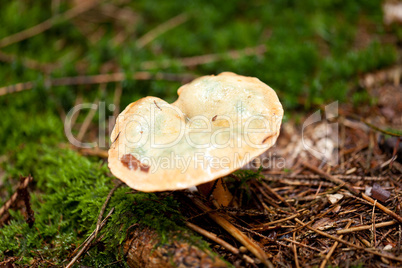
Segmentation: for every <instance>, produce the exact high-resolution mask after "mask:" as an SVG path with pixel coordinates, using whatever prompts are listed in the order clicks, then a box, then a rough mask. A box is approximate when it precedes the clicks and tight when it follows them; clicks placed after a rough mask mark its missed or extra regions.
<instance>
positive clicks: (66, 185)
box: [0, 0, 402, 267]
mask: <svg viewBox="0 0 402 268" xmlns="http://www.w3.org/2000/svg"><path fill="white" fill-rule="evenodd" d="M49 2H51V3H50V4H49V5H48V6H46V8H43V5H42V4H41V3H39V4H38V3H32V2H31V1H24V0H20V1H11V2H10V3H2V4H0V6H1V8H0V25H6V26H7V27H0V81H1V85H0V115H1V117H2V118H1V120H0V132H1V135H0V144H1V145H2V146H0V206H1V207H0V267H16V266H30V267H59V266H67V267H71V266H74V267H104V266H106V267H127V266H131V267H138V266H140V267H143V266H146V265H150V264H151V263H154V265H155V267H158V266H159V267H162V266H163V267H169V266H172V267H174V266H179V265H181V266H180V267H194V266H197V265H199V266H203V267H207V266H210V267H230V266H235V267H263V266H264V265H265V266H268V267H269V266H275V267H279V266H281V267H317V266H319V267H327V266H339V267H400V266H402V249H401V241H402V229H401V228H402V207H401V206H402V203H401V201H402V162H401V161H402V142H401V141H400V139H401V136H402V133H401V130H402V117H401V114H402V93H401V92H402V86H401V79H400V77H401V75H402V67H401V58H402V57H401V40H402V32H401V28H400V27H399V25H398V22H397V23H391V22H389V21H387V16H386V15H384V12H383V8H382V5H383V1H345V2H344V3H342V2H341V1H336V0H334V1H320V2H317V1H310V0H306V1H272V3H269V4H267V5H264V4H262V3H261V2H260V1H249V2H248V3H244V2H242V1H235V2H233V4H232V5H224V6H222V5H221V2H217V3H214V2H213V1H208V2H206V1H193V3H192V4H191V5H190V4H185V3H180V2H179V1H178V2H174V1H172V3H170V4H165V2H164V1H161V2H158V1H152V4H151V1H146V0H145V1H135V3H134V2H133V3H131V2H128V1H97V0H87V1H82V3H83V4H82V5H80V4H79V3H78V1H49ZM80 2H81V1H80ZM391 2H392V1H391ZM394 2H395V1H394ZM246 11H247V12H246ZM15 14H19V16H15ZM256 18H257V19H256ZM16 33H17V34H16ZM189 44H191V45H189ZM222 71H233V72H236V73H239V74H243V75H248V76H254V77H258V78H259V79H261V81H263V82H266V83H267V84H269V85H270V86H271V87H272V88H274V89H275V90H276V92H277V93H278V95H279V98H280V100H281V102H282V104H283V106H284V109H285V117H284V120H283V123H282V127H281V134H280V136H279V138H278V141H277V143H276V145H275V146H274V147H273V148H271V149H269V150H268V151H267V152H266V153H265V154H264V155H262V156H261V157H259V158H258V159H256V160H254V161H253V162H252V163H250V164H249V165H247V166H246V167H244V169H242V170H239V171H236V172H234V173H233V174H230V175H229V176H227V177H225V178H224V180H225V183H226V187H227V188H228V189H229V191H230V192H231V193H232V195H233V200H231V202H230V204H229V206H225V207H222V206H219V205H216V202H215V201H214V199H213V197H212V196H201V195H199V194H198V193H197V192H190V191H188V190H184V191H173V192H161V193H142V192H138V191H135V190H133V189H131V188H129V187H127V186H126V185H123V184H122V183H120V181H119V180H118V179H117V178H115V177H114V176H113V175H112V174H111V173H110V171H109V169H108V167H107V149H108V146H109V144H110V143H109V142H108V139H109V133H110V131H111V129H112V127H113V124H114V118H115V117H116V116H117V115H118V114H119V112H120V111H121V110H123V109H124V107H126V106H127V105H128V104H129V103H131V102H133V101H135V100H137V99H139V98H141V97H144V96H148V95H153V96H158V97H160V98H163V99H166V100H167V101H172V100H174V99H175V98H176V97H177V94H176V90H177V88H178V87H179V86H180V85H182V84H184V83H186V82H188V81H189V80H191V79H193V78H195V77H199V76H201V75H206V74H218V73H220V72H222ZM80 104H91V105H95V106H96V107H97V108H99V111H98V112H91V111H95V110H90V111H89V112H87V111H81V112H79V113H78V114H77V115H76V116H73V117H69V115H68V113H69V111H70V109H71V108H72V107H74V106H75V105H80ZM111 105H113V106H111ZM100 107H103V108H105V107H106V108H105V110H106V111H105V113H103V114H102V112H101V110H100ZM108 107H113V109H110V108H109V109H108ZM313 115H315V116H313ZM317 116H318V118H319V120H315V119H316V118H317ZM66 118H68V119H71V128H72V134H73V135H74V136H75V137H76V138H77V140H79V141H82V142H97V143H98V146H97V147H95V148H90V149H79V148H76V147H74V146H73V145H71V144H70V143H69V141H68V140H67V138H66V135H65V129H66V125H65V121H66ZM103 138H104V139H105V142H104V143H103ZM102 143H103V144H102ZM223 226H226V227H223Z"/></svg>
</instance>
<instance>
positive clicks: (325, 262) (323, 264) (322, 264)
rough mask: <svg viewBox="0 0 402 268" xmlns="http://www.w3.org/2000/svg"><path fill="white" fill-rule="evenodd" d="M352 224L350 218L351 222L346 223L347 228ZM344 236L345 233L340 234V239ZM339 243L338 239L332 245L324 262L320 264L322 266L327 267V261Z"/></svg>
mask: <svg viewBox="0 0 402 268" xmlns="http://www.w3.org/2000/svg"><path fill="white" fill-rule="evenodd" d="M351 224H352V221H351V220H349V222H348V223H347V224H346V227H345V229H346V230H347V229H348V228H349V227H350V225H351ZM342 238H343V235H340V236H339V239H342ZM338 244H339V242H338V241H335V243H334V244H333V245H332V247H331V249H330V250H329V251H328V254H327V255H326V256H325V258H324V260H323V261H322V263H321V265H320V268H324V267H325V265H326V264H327V262H328V261H329V259H330V258H331V256H332V254H333V253H334V251H335V249H336V247H337V246H338Z"/></svg>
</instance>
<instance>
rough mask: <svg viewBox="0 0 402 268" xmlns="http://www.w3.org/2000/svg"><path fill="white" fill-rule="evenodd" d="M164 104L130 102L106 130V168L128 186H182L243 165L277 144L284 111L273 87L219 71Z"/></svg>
mask: <svg viewBox="0 0 402 268" xmlns="http://www.w3.org/2000/svg"><path fill="white" fill-rule="evenodd" d="M178 95H179V98H178V99H177V101H176V102H174V103H172V104H169V103H167V102H165V101H164V100H162V99H159V98H156V97H145V98H142V99H140V100H138V101H136V102H133V103H131V104H130V105H128V106H127V107H126V109H125V110H124V111H123V112H121V114H120V115H119V116H118V118H117V120H116V125H115V127H114V129H113V131H112V134H111V141H112V145H111V147H110V149H109V159H108V161H109V168H110V170H111V172H112V173H113V174H114V175H115V176H116V177H117V178H119V179H120V180H122V181H123V182H125V183H126V184H127V185H128V186H130V187H131V188H133V189H136V190H140V191H144V192H154V191H167V190H178V189H185V188H189V187H191V186H196V185H199V184H203V183H206V182H209V181H213V180H215V179H217V178H220V177H223V176H225V175H227V174H230V173H232V172H233V171H235V170H237V169H239V168H241V167H242V166H244V165H246V164H247V163H249V162H250V161H252V160H253V159H254V158H255V157H257V156H259V155H260V154H262V153H263V152H265V151H266V150H268V149H269V148H270V147H271V146H272V145H274V144H275V142H276V139H277V137H278V135H279V130H280V126H281V122H282V117H283V109H282V105H281V103H280V102H279V99H278V97H277V95H276V93H275V91H274V90H273V89H271V88H270V87H269V86H268V85H266V84H264V83H263V82H261V81H260V80H259V79H257V78H253V77H246V76H241V75H237V74H234V73H229V72H224V73H221V74H219V75H217V76H214V75H209V76H203V77H200V78H197V79H195V80H194V81H192V82H190V83H188V84H186V85H184V86H182V87H180V88H179V90H178Z"/></svg>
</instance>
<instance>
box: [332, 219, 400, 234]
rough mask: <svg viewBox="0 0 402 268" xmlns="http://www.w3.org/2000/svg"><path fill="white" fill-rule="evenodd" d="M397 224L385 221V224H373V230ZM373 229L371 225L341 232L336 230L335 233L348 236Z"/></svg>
mask: <svg viewBox="0 0 402 268" xmlns="http://www.w3.org/2000/svg"><path fill="white" fill-rule="evenodd" d="M396 223H398V222H397V221H386V222H381V223H377V224H375V228H381V227H387V226H391V225H394V224H396ZM371 228H373V225H372V224H370V225H361V226H356V227H352V228H348V229H342V230H338V231H336V233H337V234H348V233H354V232H358V231H364V230H369V229H371Z"/></svg>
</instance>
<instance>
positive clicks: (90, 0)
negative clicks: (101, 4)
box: [0, 0, 98, 48]
mask: <svg viewBox="0 0 402 268" xmlns="http://www.w3.org/2000/svg"><path fill="white" fill-rule="evenodd" d="M97 4H98V1H97V0H87V1H82V3H81V4H78V5H77V6H75V7H73V8H71V9H69V10H67V11H66V12H64V13H62V14H59V15H55V16H54V17H51V18H50V19H47V20H45V21H44V22H41V23H39V24H37V25H35V26H33V27H31V28H28V29H25V30H23V31H21V32H18V33H15V34H13V35H10V36H7V37H4V38H3V39H1V40H0V48H2V47H6V46H9V45H11V44H14V43H17V42H20V41H22V40H25V39H28V38H31V37H33V36H35V35H37V34H40V33H43V32H45V31H47V30H49V29H50V28H52V27H53V25H54V24H55V23H56V22H61V21H67V20H69V19H72V18H74V17H76V16H78V15H80V14H81V13H84V12H85V11H88V10H90V9H91V8H93V7H94V6H96V5H97Z"/></svg>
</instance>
